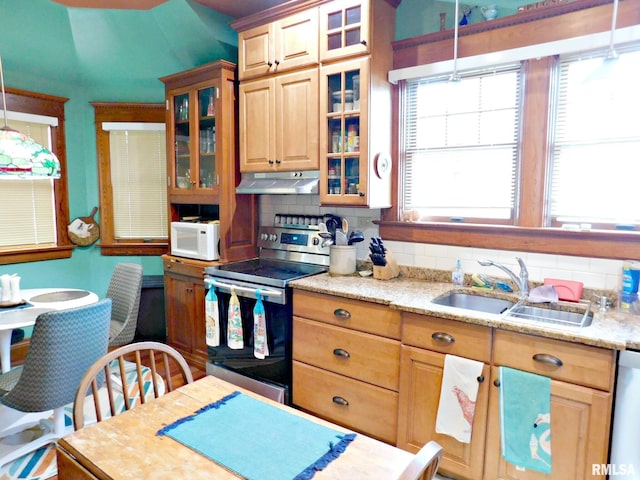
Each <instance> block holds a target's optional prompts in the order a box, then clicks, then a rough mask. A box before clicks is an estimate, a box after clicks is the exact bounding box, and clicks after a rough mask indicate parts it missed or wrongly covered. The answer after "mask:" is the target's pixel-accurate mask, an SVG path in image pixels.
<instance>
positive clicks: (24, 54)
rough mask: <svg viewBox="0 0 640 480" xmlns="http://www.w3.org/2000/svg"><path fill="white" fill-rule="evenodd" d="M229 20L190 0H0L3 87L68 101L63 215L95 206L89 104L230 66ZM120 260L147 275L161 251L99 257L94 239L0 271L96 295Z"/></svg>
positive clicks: (152, 97)
mask: <svg viewBox="0 0 640 480" xmlns="http://www.w3.org/2000/svg"><path fill="white" fill-rule="evenodd" d="M229 21H231V19H230V18H229V17H226V16H224V15H221V14H217V13H216V12H213V11H212V10H210V9H207V8H205V7H203V6H202V5H201V4H199V3H197V2H193V1H189V0H170V1H169V2H167V3H165V4H163V5H161V6H159V7H157V8H155V9H153V10H150V11H141V12H140V11H128V10H95V9H78V8H67V7H64V6H62V5H59V4H57V3H54V2H52V1H50V0H28V1H24V0H2V2H0V54H1V55H2V60H3V66H4V74H5V75H4V76H5V84H6V86H8V87H13V88H19V89H23V90H31V91H36V92H42V93H47V94H50V95H56V96H61V97H66V98H69V101H68V102H67V103H66V105H65V119H66V125H65V129H66V146H67V167H68V178H67V184H68V188H69V210H70V211H69V215H70V219H73V218H75V217H78V216H85V215H88V214H89V213H90V212H91V209H92V208H93V207H94V206H98V205H99V198H98V189H97V185H98V173H97V163H96V144H95V127H94V112H93V107H91V105H90V104H89V102H91V101H122V102H162V101H164V85H163V84H162V82H160V81H159V80H158V78H159V77H162V76H165V75H169V74H172V73H176V72H180V71H183V70H186V69H188V68H191V67H194V66H198V65H201V64H204V63H207V62H210V61H214V60H217V59H220V58H222V59H225V60H229V61H232V62H236V61H237V33H236V32H235V31H234V30H233V29H231V27H230V26H229V25H228V22H229ZM0 188H2V184H1V183H0ZM98 217H99V214H98ZM97 219H98V221H99V218H97ZM0 228H8V226H6V225H0ZM123 261H124V262H133V263H139V264H141V265H142V266H143V271H144V274H145V275H160V274H162V261H161V259H160V257H148V256H122V257H107V256H102V255H101V254H100V249H99V248H98V247H97V246H95V245H92V246H89V247H78V248H76V249H75V250H74V251H73V255H72V257H71V258H69V259H62V260H51V261H41V262H32V263H22V264H10V265H0V274H3V273H9V274H12V273H17V274H19V275H20V276H21V277H22V280H21V286H22V288H39V287H67V288H86V289H89V290H92V291H94V292H96V293H97V294H98V295H99V296H104V294H105V293H106V289H107V286H108V282H109V279H110V277H111V273H112V271H113V267H114V266H115V264H116V263H118V262H123Z"/></svg>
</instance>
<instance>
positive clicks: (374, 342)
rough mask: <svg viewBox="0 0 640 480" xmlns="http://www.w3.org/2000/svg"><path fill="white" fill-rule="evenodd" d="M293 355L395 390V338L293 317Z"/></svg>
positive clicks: (397, 356) (397, 363)
mask: <svg viewBox="0 0 640 480" xmlns="http://www.w3.org/2000/svg"><path fill="white" fill-rule="evenodd" d="M293 358H294V359H296V360H300V361H301V362H304V363H308V364H311V365H315V366H316V367H320V368H324V369H326V370H331V371H332V372H335V373H339V374H341V375H346V376H349V377H352V378H355V379H357V380H362V381H365V382H368V383H372V384H374V385H378V386H380V387H384V388H388V389H390V390H396V391H397V390H398V377H399V371H400V342H399V341H397V340H390V339H388V338H383V337H377V336H374V335H371V334H368V333H363V332H357V331H355V330H347V329H344V328H341V327H335V326H333V325H328V324H325V323H319V322H316V321H313V320H306V319H303V318H299V317H294V318H293Z"/></svg>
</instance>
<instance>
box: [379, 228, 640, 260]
mask: <svg viewBox="0 0 640 480" xmlns="http://www.w3.org/2000/svg"><path fill="white" fill-rule="evenodd" d="M374 223H376V224H377V225H378V226H379V229H380V236H381V237H382V238H384V239H385V240H394V241H398V242H411V243H433V244H439V245H455V246H461V247H473V248H490V249H499V250H511V251H519V252H534V253H546V254H554V255H574V256H581V257H594V258H608V259H620V260H624V259H627V258H640V233H638V232H610V231H603V230H590V231H567V230H561V229H558V228H526V227H514V226H495V225H463V224H455V225H452V224H449V223H412V222H397V221H376V222H374Z"/></svg>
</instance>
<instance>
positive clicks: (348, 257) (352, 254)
mask: <svg viewBox="0 0 640 480" xmlns="http://www.w3.org/2000/svg"><path fill="white" fill-rule="evenodd" d="M354 273H356V247H355V245H332V246H331V247H330V249H329V274H330V275H351V274H354Z"/></svg>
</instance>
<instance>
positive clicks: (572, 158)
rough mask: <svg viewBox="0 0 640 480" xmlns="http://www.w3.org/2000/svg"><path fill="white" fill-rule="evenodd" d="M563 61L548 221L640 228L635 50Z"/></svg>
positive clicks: (638, 53)
mask: <svg viewBox="0 0 640 480" xmlns="http://www.w3.org/2000/svg"><path fill="white" fill-rule="evenodd" d="M606 54H607V52H606V51H602V52H597V53H593V54H591V55H589V56H586V55H582V56H581V57H576V56H573V57H569V58H565V59H562V60H561V62H560V65H559V68H558V76H557V100H556V105H555V111H554V113H553V114H552V117H554V118H555V128H554V132H553V135H552V137H553V152H552V158H551V175H550V181H551V184H550V189H549V191H550V195H549V198H548V211H549V212H550V218H549V220H548V221H549V223H550V224H551V225H554V226H558V225H561V224H567V223H574V224H580V223H587V224H591V225H592V227H593V228H608V229H614V228H618V229H624V230H629V229H633V230H637V229H638V227H639V225H640V209H639V208H638V202H639V197H638V193H637V189H636V186H635V182H636V181H637V180H638V179H640V162H639V161H638V152H639V151H640V121H639V120H638V112H640V95H638V73H639V71H640V70H639V68H638V66H639V65H640V48H639V47H638V45H636V46H635V50H631V49H626V50H623V49H618V58H617V59H609V60H607V59H606Z"/></svg>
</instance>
